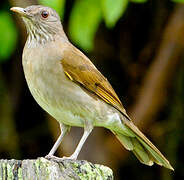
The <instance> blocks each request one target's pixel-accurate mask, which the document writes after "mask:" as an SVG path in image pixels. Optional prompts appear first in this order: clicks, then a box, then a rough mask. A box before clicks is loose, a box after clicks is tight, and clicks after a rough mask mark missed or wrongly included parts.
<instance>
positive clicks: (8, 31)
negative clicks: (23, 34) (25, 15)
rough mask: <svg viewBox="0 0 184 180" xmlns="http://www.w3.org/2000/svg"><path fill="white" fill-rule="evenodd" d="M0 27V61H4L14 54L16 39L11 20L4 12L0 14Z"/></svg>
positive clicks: (14, 28) (15, 31)
mask: <svg viewBox="0 0 184 180" xmlns="http://www.w3.org/2000/svg"><path fill="white" fill-rule="evenodd" d="M0 27H1V28H0V61H5V60H7V59H8V58H9V57H10V56H11V55H12V53H13V52H14V50H15V46H16V43H17V37H18V34H17V30H16V26H15V24H14V22H13V19H12V17H11V16H10V14H9V13H8V12H6V11H1V12H0Z"/></svg>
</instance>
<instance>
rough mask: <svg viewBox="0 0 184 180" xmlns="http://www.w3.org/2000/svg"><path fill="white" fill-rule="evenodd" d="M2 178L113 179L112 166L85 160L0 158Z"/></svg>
mask: <svg viewBox="0 0 184 180" xmlns="http://www.w3.org/2000/svg"><path fill="white" fill-rule="evenodd" d="M0 179H1V180H71V179H72V180H88V179H89V180H93V179H94V180H112V179H113V172H112V170H111V169H110V168H108V167H106V166H103V165H99V164H92V163H90V162H87V161H84V160H63V161H62V162H59V163H58V162H55V161H50V160H47V159H45V158H38V159H33V160H29V159H28V160H15V159H12V160H0Z"/></svg>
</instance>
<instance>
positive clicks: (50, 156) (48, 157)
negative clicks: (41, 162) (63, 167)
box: [45, 154, 77, 162]
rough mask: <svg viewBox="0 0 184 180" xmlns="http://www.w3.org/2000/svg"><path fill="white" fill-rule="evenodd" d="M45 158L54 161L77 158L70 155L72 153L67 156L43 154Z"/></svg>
mask: <svg viewBox="0 0 184 180" xmlns="http://www.w3.org/2000/svg"><path fill="white" fill-rule="evenodd" d="M45 158H46V159H48V160H53V161H56V162H62V161H63V160H65V159H70V160H76V159H77V158H76V157H75V156H72V155H71V156H69V157H65V156H63V157H62V158H59V157H56V156H53V155H49V154H48V155H47V156H45Z"/></svg>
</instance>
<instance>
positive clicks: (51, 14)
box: [10, 5, 65, 43]
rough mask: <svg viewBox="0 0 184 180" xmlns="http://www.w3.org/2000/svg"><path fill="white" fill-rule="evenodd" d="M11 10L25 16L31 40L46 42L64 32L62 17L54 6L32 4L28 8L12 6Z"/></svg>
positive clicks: (24, 19)
mask: <svg viewBox="0 0 184 180" xmlns="http://www.w3.org/2000/svg"><path fill="white" fill-rule="evenodd" d="M10 10H12V11H13V12H16V13H18V14H19V15H20V16H21V17H22V18H23V21H24V23H25V25H26V29H27V32H28V34H29V39H30V41H32V40H36V41H39V42H40V43H45V42H47V41H48V40H54V38H55V36H56V35H57V34H61V33H62V35H63V33H64V32H63V27H62V24H61V21H60V17H59V15H58V14H57V12H56V11H55V10H53V9H52V8H49V7H45V6H41V5H32V6H28V7H26V8H20V7H12V8H11V9H10ZM64 36H65V34H64Z"/></svg>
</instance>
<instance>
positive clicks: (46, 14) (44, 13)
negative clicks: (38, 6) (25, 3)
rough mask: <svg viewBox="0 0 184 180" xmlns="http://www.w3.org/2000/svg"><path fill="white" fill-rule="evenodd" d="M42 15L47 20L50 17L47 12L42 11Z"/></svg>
mask: <svg viewBox="0 0 184 180" xmlns="http://www.w3.org/2000/svg"><path fill="white" fill-rule="evenodd" d="M41 15H42V17H43V18H44V19H46V18H47V17H48V16H49V13H48V12H47V11H42V13H41Z"/></svg>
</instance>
